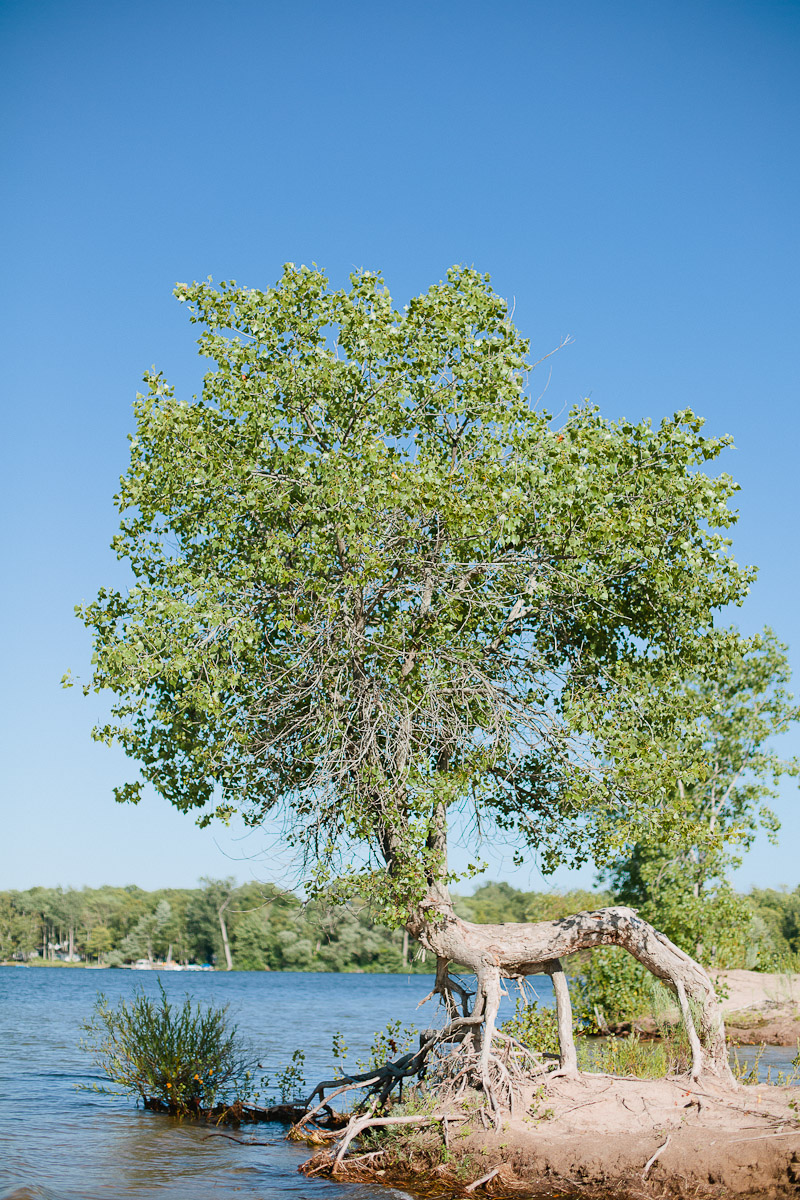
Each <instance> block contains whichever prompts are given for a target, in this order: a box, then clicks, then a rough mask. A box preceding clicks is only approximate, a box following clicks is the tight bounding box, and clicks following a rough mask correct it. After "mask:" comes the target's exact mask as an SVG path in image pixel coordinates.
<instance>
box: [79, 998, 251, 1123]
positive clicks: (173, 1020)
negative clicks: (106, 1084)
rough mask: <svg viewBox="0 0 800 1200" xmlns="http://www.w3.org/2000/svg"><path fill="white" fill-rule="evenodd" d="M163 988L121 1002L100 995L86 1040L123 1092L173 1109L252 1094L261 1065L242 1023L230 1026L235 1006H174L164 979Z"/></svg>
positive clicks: (194, 1109)
mask: <svg viewBox="0 0 800 1200" xmlns="http://www.w3.org/2000/svg"><path fill="white" fill-rule="evenodd" d="M158 987H159V992H160V998H153V999H151V998H150V997H149V996H146V995H145V994H144V993H143V992H140V993H139V994H138V995H136V996H134V997H133V999H132V1000H130V1001H127V1000H120V1002H119V1004H118V1005H117V1007H116V1008H113V1007H112V1006H111V1005H110V1003H109V1001H108V999H107V997H106V996H104V995H103V994H102V993H100V994H99V995H98V997H97V1001H96V1002H95V1006H94V1009H93V1012H92V1016H91V1018H90V1020H88V1021H86V1022H85V1023H84V1025H83V1030H84V1034H85V1040H84V1042H83V1043H82V1044H83V1047H84V1049H86V1050H88V1051H89V1053H90V1054H91V1055H92V1056H93V1059H94V1062H95V1064H96V1065H97V1066H98V1067H99V1068H100V1070H101V1071H102V1072H103V1073H104V1074H105V1075H106V1076H107V1077H108V1079H110V1080H111V1082H112V1083H114V1084H116V1085H117V1087H118V1088H119V1089H120V1090H121V1093H122V1094H124V1095H131V1096H137V1097H138V1098H139V1099H141V1100H142V1101H144V1103H145V1104H148V1105H151V1106H152V1105H153V1104H154V1103H155V1102H161V1103H162V1104H164V1105H166V1106H167V1107H168V1108H169V1110H170V1112H173V1113H199V1112H202V1111H207V1110H209V1109H212V1108H214V1107H215V1106H216V1105H218V1104H225V1105H230V1104H232V1103H233V1102H234V1101H236V1100H243V1099H245V1098H246V1097H247V1095H248V1093H249V1089H250V1078H251V1069H252V1067H253V1066H254V1065H255V1064H254V1062H253V1061H252V1060H251V1059H250V1057H249V1056H248V1054H247V1052H246V1049H245V1047H244V1046H243V1044H242V1042H241V1040H240V1038H239V1037H238V1035H237V1032H236V1027H235V1026H233V1027H231V1028H229V1027H228V1024H227V1006H226V1007H225V1008H214V1007H211V1006H209V1007H207V1008H202V1007H201V1006H200V1005H199V1004H197V1005H194V1006H193V1005H192V1002H191V1000H190V999H189V997H188V996H187V997H186V999H185V1000H184V1002H183V1004H182V1006H180V1007H178V1006H177V1005H175V1006H173V1005H171V1004H170V1002H169V1001H168V1000H167V996H166V993H165V991H164V988H163V987H162V985H161V982H160V981H159V985H158ZM96 1090H98V1091H107V1090H111V1089H105V1088H97V1089H96ZM117 1094H119V1093H117Z"/></svg>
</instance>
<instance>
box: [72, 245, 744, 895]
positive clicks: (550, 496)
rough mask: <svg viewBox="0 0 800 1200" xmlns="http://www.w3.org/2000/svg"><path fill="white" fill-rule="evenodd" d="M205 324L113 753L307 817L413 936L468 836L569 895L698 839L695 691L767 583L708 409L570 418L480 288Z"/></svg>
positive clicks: (373, 293)
mask: <svg viewBox="0 0 800 1200" xmlns="http://www.w3.org/2000/svg"><path fill="white" fill-rule="evenodd" d="M176 295H177V297H178V299H179V300H181V301H183V302H185V303H186V305H187V306H188V309H189V313H190V319H191V320H192V321H193V322H196V323H198V324H199V325H200V326H201V327H202V334H201V337H200V341H199V345H200V350H201V353H202V354H203V355H204V356H205V357H207V358H208V359H209V360H211V363H212V367H211V369H210V370H209V372H208V373H207V374H206V376H205V379H204V385H203V390H202V395H201V396H200V397H199V398H194V399H193V400H191V401H187V400H185V399H182V400H179V399H177V398H176V397H175V395H174V393H173V390H172V389H171V388H170V387H169V386H168V385H167V383H166V382H165V381H164V379H163V378H162V376H161V375H159V374H155V373H154V374H149V375H148V376H147V377H146V381H147V393H146V394H145V395H141V396H139V397H138V398H137V401H136V405H135V412H136V432H135V436H134V437H133V439H132V445H131V462H130V468H129V470H128V472H127V474H126V475H125V477H124V478H123V479H122V485H121V489H120V493H119V497H118V503H119V508H120V510H121V513H122V523H121V528H120V532H119V534H118V535H117V537H116V538H115V541H114V548H115V549H116V551H117V554H118V555H119V556H120V557H121V558H122V559H124V560H126V561H127V562H128V563H129V564H130V567H131V568H132V571H133V575H134V577H135V578H134V580H133V585H132V586H131V587H130V589H129V590H128V591H127V592H121V591H111V590H109V591H107V590H103V591H102V592H101V593H100V595H99V596H98V598H97V600H96V601H95V602H94V603H91V604H88V605H86V606H85V607H84V608H83V609H82V610H80V611H81V615H82V617H83V619H84V621H85V622H86V624H87V625H88V626H89V627H90V629H91V630H92V631H93V634H94V645H95V659H94V664H95V665H94V676H93V679H92V682H91V684H90V685H88V686H91V687H92V688H94V689H96V690H101V689H110V690H111V691H112V692H113V693H115V694H116V697H117V700H116V703H115V705H114V709H113V718H112V720H111V721H110V722H109V723H108V724H107V725H105V726H103V727H102V728H100V729H98V730H96V736H97V737H99V738H101V739H102V740H106V741H109V742H111V741H114V740H116V741H118V742H120V743H121V744H122V746H123V747H124V749H125V751H126V752H127V754H129V755H130V756H131V757H132V758H133V759H135V760H137V762H138V763H139V764H140V768H141V776H142V779H143V780H145V781H148V782H150V783H151V784H152V785H153V786H154V787H155V788H156V789H157V791H159V792H160V793H161V794H162V795H163V796H164V797H166V798H167V799H168V800H169V801H170V802H171V803H173V804H175V805H176V806H178V807H179V808H181V809H184V810H189V809H196V810H198V814H199V819H200V820H201V822H205V821H207V820H210V819H211V818H212V817H213V816H214V815H215V814H216V815H217V816H220V817H223V818H225V817H226V816H227V815H229V814H230V813H232V812H233V811H237V810H238V811H240V812H243V813H244V814H245V816H246V819H247V820H248V821H250V822H253V823H256V824H257V823H259V822H261V821H263V820H265V819H266V818H267V817H268V816H270V815H278V814H280V813H282V814H283V815H284V816H285V818H286V830H287V836H288V837H289V838H290V839H291V840H292V841H293V842H294V843H295V844H296V845H297V846H298V848H299V849H300V850H302V852H303V854H304V855H305V858H306V861H307V863H308V866H309V877H310V878H311V879H313V880H314V881H315V883H316V886H317V887H327V888H330V887H332V886H334V880H338V881H339V886H342V885H343V886H344V887H345V888H346V886H348V884H352V885H353V886H357V887H358V888H359V889H360V890H361V891H363V890H364V889H365V888H367V887H368V886H370V883H371V886H372V888H373V891H374V892H375V893H376V894H380V896H381V897H382V898H383V902H384V904H385V906H386V908H387V909H388V910H390V911H391V912H393V913H394V915H395V917H396V918H397V919H403V918H404V916H405V915H406V914H407V912H408V910H409V907H410V906H412V905H413V904H414V903H415V902H417V901H418V900H419V899H420V897H421V896H422V895H423V894H424V892H425V890H426V888H427V887H429V885H430V883H431V881H432V880H433V879H438V880H439V881H440V882H441V883H442V884H444V883H445V882H446V864H445V847H446V823H447V813H448V810H452V809H453V808H454V807H461V808H468V809H471V810H472V811H473V813H474V814H475V815H476V817H477V822H476V827H477V826H480V828H482V829H484V830H486V829H491V828H492V827H493V825H494V826H499V827H500V828H502V830H503V831H504V832H505V833H506V834H508V833H510V834H511V835H512V836H514V837H515V838H516V839H517V842H518V845H519V846H520V848H521V852H522V853H525V850H526V847H529V848H533V849H535V850H536V851H537V852H538V853H539V854H540V855H541V856H542V859H543V861H544V863H545V865H546V866H549V867H552V866H554V865H556V864H557V863H560V862H578V861H580V860H582V859H584V858H586V857H587V856H588V855H589V854H593V855H594V856H595V858H596V860H597V861H600V862H602V861H604V860H608V859H609V858H610V857H611V856H612V855H614V854H615V853H618V852H619V849H620V847H624V846H627V845H631V844H633V843H634V842H636V841H637V840H639V839H640V837H641V835H642V832H643V830H644V829H649V830H652V828H653V826H654V824H656V825H658V824H661V825H662V826H664V827H665V828H667V827H669V828H672V829H674V828H675V827H676V826H679V825H680V822H681V820H682V819H683V818H684V815H685V814H682V802H681V797H680V796H679V795H678V794H677V793H676V790H675V780H676V778H681V779H683V780H684V781H685V782H686V784H687V787H688V786H689V785H690V784H691V782H692V781H693V780H695V779H697V778H698V772H699V771H701V769H702V768H701V763H700V761H699V759H698V755H697V754H696V753H695V750H696V744H695V743H696V739H695V741H693V739H692V738H691V737H682V736H681V731H687V730H688V729H689V728H690V726H691V722H692V721H693V720H694V719H695V716H696V714H693V713H689V714H688V716H687V706H686V703H685V696H686V689H685V688H684V687H683V686H682V681H683V680H685V679H686V678H687V675H689V674H691V675H694V676H695V677H697V675H698V674H700V675H702V673H703V672H705V671H711V672H714V671H718V670H719V664H720V663H721V662H724V660H725V659H726V657H727V656H728V655H730V654H732V653H735V652H736V647H737V638H736V636H735V635H734V634H732V633H725V632H722V631H717V630H715V629H714V627H713V617H714V613H715V611H716V610H719V609H720V608H721V607H722V606H723V605H725V604H728V603H729V602H731V601H734V602H738V601H740V600H741V599H742V597H743V595H744V594H745V592H746V590H747V584H748V582H749V578H750V573H749V572H748V571H746V570H743V569H742V568H740V567H739V566H737V564H736V563H735V562H734V561H733V559H732V558H731V557H730V554H729V552H728V544H729V543H728V542H727V541H726V540H725V537H724V533H723V532H721V531H724V530H725V529H726V528H727V527H728V526H730V525H731V523H732V521H733V519H734V517H733V515H732V513H731V510H730V509H729V507H728V501H729V499H730V497H731V495H732V493H733V492H734V491H735V485H734V484H733V482H732V481H731V479H730V478H729V477H728V476H727V475H720V476H717V477H716V478H714V477H711V476H709V475H708V474H706V473H705V472H704V470H703V469H702V468H703V467H704V465H705V464H706V463H708V462H710V461H712V460H714V459H715V458H716V457H717V455H718V454H719V453H720V451H721V450H722V448H723V447H724V446H725V445H726V444H727V439H725V438H708V437H704V436H703V434H702V433H701V426H702V421H701V420H700V419H698V418H697V417H696V416H695V415H694V414H693V413H691V412H690V411H688V410H684V411H681V412H677V413H676V414H675V415H674V416H672V417H669V418H667V419H665V420H663V421H662V422H661V424H660V425H658V426H657V427H653V426H652V425H651V423H650V422H649V421H643V422H640V423H637V424H634V423H630V422H628V421H624V420H623V421H616V422H614V421H609V420H606V419H604V418H603V417H602V416H601V415H600V413H599V412H598V411H597V409H596V408H594V407H592V406H590V405H588V404H584V405H580V406H578V407H576V408H575V409H573V410H572V411H571V412H570V413H569V414H568V415H567V416H566V417H565V418H564V419H563V420H562V421H561V423H558V422H554V421H553V420H551V418H550V416H549V415H548V414H547V413H546V412H544V411H542V410H541V409H538V408H537V406H536V405H535V404H534V403H532V402H531V400H530V398H529V395H528V391H527V384H528V375H529V366H528V350H529V347H528V343H527V341H526V340H525V339H524V338H522V337H521V336H520V334H519V333H518V332H517V330H516V329H515V327H514V325H513V324H512V321H511V319H510V317H509V313H508V310H507V306H506V304H505V302H504V301H503V300H502V299H500V298H499V297H498V296H496V295H495V294H494V293H493V292H492V290H491V288H490V286H489V280H488V277H486V276H484V275H481V274H479V273H478V272H476V271H474V270H470V269H464V268H453V269H452V270H451V271H450V272H448V276H447V280H446V282H442V283H439V284H437V285H435V286H433V287H431V288H430V289H429V290H428V291H427V292H426V293H425V294H424V295H422V296H420V297H418V298H416V299H414V300H412V301H411V302H410V303H409V304H408V305H407V306H406V307H405V308H403V310H402V311H398V310H396V309H395V308H394V307H393V304H392V301H391V298H390V296H389V293H388V291H387V290H386V288H385V286H384V284H383V281H382V279H381V278H380V277H379V276H377V275H375V274H372V273H370V272H368V271H363V272H360V273H357V274H355V275H353V276H352V277H351V284H350V287H349V289H347V290H342V291H334V290H331V289H330V288H329V286H328V283H327V280H326V278H325V276H324V275H323V274H322V273H321V272H319V271H317V270H309V269H307V268H305V267H301V268H296V267H295V266H294V265H293V264H287V265H286V267H285V268H284V272H283V275H282V278H281V279H280V280H279V281H278V283H277V284H276V286H275V287H274V288H272V289H270V290H268V291H257V290H250V289H247V288H242V287H238V286H237V285H236V284H235V283H222V284H221V285H220V286H219V288H214V287H212V286H211V285H210V284H207V283H202V284H192V285H190V286H187V285H179V286H178V287H177V288H176ZM141 786H142V780H141V779H140V780H139V781H138V782H134V783H129V784H126V785H124V786H122V787H121V788H120V789H119V790H118V793H117V794H118V797H119V798H120V799H127V800H135V799H136V798H137V797H138V794H139V790H140V788H141ZM689 791H690V792H691V787H689ZM684 807H687V806H684ZM688 807H691V806H690V805H688ZM689 815H690V814H689ZM343 864H348V865H347V866H344V865H343Z"/></svg>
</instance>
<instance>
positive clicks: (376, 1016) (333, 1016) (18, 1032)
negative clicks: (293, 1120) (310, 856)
mask: <svg viewBox="0 0 800 1200" xmlns="http://www.w3.org/2000/svg"><path fill="white" fill-rule="evenodd" d="M159 979H160V980H161V982H162V983H163V985H164V988H165V990H166V992H167V995H168V996H170V997H171V998H172V997H174V998H175V999H177V1000H178V1001H181V1000H182V999H183V997H184V995H185V994H186V993H187V992H189V993H190V994H191V996H192V997H193V998H194V999H197V1000H200V1001H203V1002H208V1001H210V1002H213V1003H215V1004H225V1003H227V1004H229V1006H230V1008H229V1012H230V1016H231V1019H232V1020H234V1021H235V1022H236V1024H237V1025H238V1027H239V1030H240V1032H241V1033H243V1034H244V1035H245V1036H246V1037H247V1039H248V1040H249V1041H250V1042H251V1043H252V1045H253V1046H254V1048H255V1049H256V1050H257V1051H258V1053H259V1055H260V1061H261V1062H262V1063H263V1064H264V1067H265V1069H266V1071H267V1073H268V1074H272V1075H273V1076H274V1074H275V1071H276V1070H278V1069H280V1067H282V1066H283V1065H284V1064H285V1063H286V1062H287V1061H288V1060H289V1058H290V1057H291V1053H292V1051H293V1050H294V1049H295V1048H297V1047H302V1048H303V1049H305V1051H306V1076H307V1079H308V1081H309V1085H310V1086H309V1091H310V1090H311V1086H313V1083H314V1082H316V1081H317V1079H318V1078H322V1077H324V1076H327V1075H328V1074H329V1071H330V1065H331V1055H330V1045H331V1037H332V1035H333V1033H334V1032H335V1031H336V1030H341V1031H342V1033H343V1034H344V1039H345V1042H346V1044H347V1045H348V1046H349V1047H350V1057H349V1061H350V1062H353V1061H354V1060H355V1059H356V1058H358V1057H360V1056H362V1055H364V1053H365V1052H366V1051H367V1050H368V1048H369V1045H370V1043H371V1041H372V1036H373V1033H374V1032H375V1030H377V1029H380V1028H382V1027H383V1026H385V1025H386V1023H387V1021H390V1020H394V1019H396V1018H398V1017H399V1018H400V1019H401V1020H403V1021H404V1022H406V1023H408V1024H412V1025H416V1026H417V1027H423V1026H426V1025H428V1024H430V1023H432V1020H433V1017H434V1009H433V1006H432V1005H431V1004H428V1005H427V1006H426V1007H425V1008H424V1009H422V1010H420V1011H417V1005H418V1003H419V1001H420V1000H422V998H423V997H424V996H425V995H426V994H427V993H428V992H429V991H430V990H431V986H432V982H433V979H432V977H431V976H425V975H411V976H405V975H327V974H325V975H318V974H301V973H293V972H286V973H283V972H281V973H278V972H274V973H270V972H260V971H259V972H244V971H231V972H222V971H220V972H216V971H215V972H208V973H197V974H194V973H186V972H163V973H160V974H156V972H146V971H141V972H138V971H120V970H104V971H87V970H81V969H77V968H73V969H70V968H58V967H31V968H28V969H21V968H15V967H0V1200H9V1197H11V1196H13V1197H15V1200H23V1198H24V1200H34V1198H36V1200H116V1198H118V1197H119V1198H131V1200H133V1198H135V1200H150V1198H152V1197H156V1196H157V1197H159V1198H160V1197H162V1196H163V1194H164V1193H165V1192H167V1191H168V1192H169V1194H170V1197H171V1198H172V1200H207V1198H210V1197H212V1196H213V1197H217V1198H219V1197H226V1196H231V1197H234V1196H241V1197H253V1198H255V1197H259V1198H262V1200H267V1198H268V1200H273V1198H275V1200H281V1198H283V1197H286V1198H287V1200H289V1198H291V1197H302V1198H305V1197H308V1198H309V1200H310V1198H311V1197H314V1198H318V1200H345V1198H347V1200H369V1198H371V1197H374V1196H381V1197H383V1198H384V1200H386V1198H387V1197H391V1195H392V1192H391V1190H390V1189H387V1188H381V1189H378V1190H377V1191H376V1189H374V1188H370V1187H365V1186H363V1185H343V1184H338V1183H333V1182H331V1181H330V1180H313V1179H305V1178H304V1177H303V1176H302V1175H299V1174H298V1173H297V1167H298V1165H299V1164H300V1163H301V1162H302V1161H303V1159H304V1158H307V1157H308V1155H309V1150H308V1148H307V1147H305V1146H297V1145H294V1144H292V1143H290V1142H286V1141H284V1140H283V1135H284V1133H285V1129H284V1127H283V1126H280V1125H258V1126H255V1127H253V1126H250V1127H246V1128H244V1129H243V1130H241V1131H235V1130H234V1131H230V1132H233V1133H234V1134H235V1136H237V1137H240V1138H242V1139H243V1140H245V1141H247V1142H251V1141H261V1142H268V1143H270V1144H269V1145H265V1146H263V1145H262V1146H256V1145H239V1144H238V1143H236V1142H233V1141H231V1140H229V1138H227V1137H222V1136H219V1135H218V1133H217V1132H215V1131H213V1130H211V1129H209V1128H208V1127H207V1126H205V1125H196V1124H194V1123H192V1122H189V1121H185V1122H178V1121H175V1120H173V1119H171V1118H169V1117H164V1116H160V1115H158V1114H156V1113H149V1112H144V1111H142V1110H140V1109H137V1108H136V1107H135V1105H134V1102H133V1101H132V1100H129V1099H125V1098H122V1097H113V1096H98V1095H96V1094H93V1093H91V1092H85V1091H76V1089H75V1085H76V1084H91V1083H92V1082H101V1080H100V1079H99V1077H98V1076H96V1075H93V1074H92V1067H91V1062H90V1059H89V1057H88V1055H87V1054H86V1053H85V1052H83V1051H81V1050H80V1049H79V1047H78V1042H79V1039H80V1036H81V1029H80V1025H81V1022H82V1021H84V1020H85V1019H86V1018H87V1017H88V1016H89V1015H90V1013H91V1009H92V1006H93V1004H94V1000H95V997H96V995H97V992H98V991H103V992H105V993H106V995H107V996H108V997H109V999H110V1000H111V1001H112V1002H115V1001H116V1000H117V999H118V998H120V997H123V996H125V997H129V996H131V995H132V994H133V993H134V991H136V990H137V989H138V988H140V987H141V988H143V989H144V990H145V991H146V992H148V993H154V992H156V991H157V985H158V980H159ZM537 992H538V994H539V997H540V1000H541V1001H542V1002H545V1003H550V1002H551V1000H552V992H551V988H550V980H549V979H548V978H546V977H539V978H537ZM504 1004H505V1005H507V1006H509V1007H510V1006H511V1001H510V1000H506V1001H505V1002H504ZM395 1195H399V1193H395Z"/></svg>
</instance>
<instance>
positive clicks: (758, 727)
mask: <svg viewBox="0 0 800 1200" xmlns="http://www.w3.org/2000/svg"><path fill="white" fill-rule="evenodd" d="M789 678H790V670H789V664H788V661H787V658H786V647H785V646H782V645H781V644H780V643H779V642H778V641H777V639H776V637H775V634H774V633H773V632H772V630H770V629H765V630H764V631H763V633H762V634H760V635H758V636H757V637H753V638H749V639H743V640H742V642H741V645H740V647H739V649H738V650H737V652H736V653H735V654H734V655H733V656H732V657H731V658H730V659H728V660H725V661H724V662H722V663H720V664H717V663H713V662H712V663H705V664H703V665H702V670H701V671H699V672H696V673H694V674H693V675H691V676H689V677H688V678H687V680H686V683H685V688H686V707H685V711H686V714H687V718H688V719H687V721H686V727H685V729H684V731H683V737H684V740H685V741H689V740H690V739H693V740H694V742H695V746H696V750H695V755H696V757H697V758H698V760H699V761H701V762H702V763H703V771H702V773H701V774H699V775H698V776H697V777H695V778H694V779H692V780H690V781H687V782H684V781H683V780H682V779H680V778H678V779H677V781H676V783H675V792H676V795H675V797H674V800H675V803H676V804H679V805H680V807H681V809H682V810H683V812H684V813H685V814H686V817H687V823H686V825H685V826H684V828H683V829H682V831H681V836H680V838H679V839H676V840H665V839H663V838H659V837H658V836H655V837H652V836H651V837H647V838H644V839H642V840H641V841H639V842H637V844H636V845H635V846H634V848H633V851H632V853H631V854H630V855H628V856H626V857H624V858H622V859H620V860H619V861H618V862H617V863H615V864H614V866H613V867H612V869H611V871H610V872H609V878H610V880H611V882H612V885H613V887H614V891H615V894H616V896H617V898H618V899H619V900H621V901H622V903H623V904H631V905H632V906H634V907H635V908H636V909H637V910H638V911H639V912H640V913H641V915H642V916H643V917H645V918H646V919H647V920H648V921H652V922H653V923H655V924H657V925H658V927H659V929H662V930H663V931H664V932H665V933H666V934H667V935H668V936H669V937H670V938H672V940H673V941H675V942H677V943H678V945H680V946H682V947H683V948H684V949H685V950H690V951H691V952H692V953H693V954H695V955H696V956H697V957H698V958H701V959H705V960H707V961H709V962H713V963H714V964H715V965H717V966H726V965H737V964H736V963H735V962H729V961H727V960H729V959H733V958H735V957H736V956H737V954H739V955H741V954H742V953H743V952H744V950H745V947H744V946H743V945H742V941H743V938H745V937H746V936H747V928H748V925H749V923H750V915H751V911H752V910H751V908H750V906H749V905H748V903H747V901H746V900H745V899H744V897H741V896H737V895H736V893H735V892H734V891H733V888H732V887H731V885H730V882H729V879H728V873H729V871H730V869H731V868H733V867H735V866H738V864H739V863H740V861H741V852H742V850H745V849H747V848H748V847H749V846H750V845H751V844H752V842H753V839H754V838H755V836H756V833H757V832H758V830H759V829H760V828H763V829H766V830H767V831H768V833H769V836H770V837H771V839H772V840H774V839H775V833H776V831H777V828H778V821H777V818H776V816H775V813H774V812H773V810H772V809H771V808H770V807H769V804H768V801H769V800H771V799H773V798H774V797H775V795H776V794H777V793H776V788H777V785H778V783H779V781H780V779H781V776H783V775H787V774H788V775H791V776H796V775H797V774H798V772H800V761H798V760H797V759H788V760H784V759H782V758H780V757H779V755H778V754H777V753H776V751H775V750H774V748H773V745H772V740H773V739H774V738H775V737H776V736H778V735H780V734H781V733H784V732H786V730H787V729H788V728H789V727H790V725H791V724H792V722H794V721H796V720H797V719H798V716H800V710H798V707H797V705H795V704H794V702H793V698H792V696H791V695H790V694H789V692H788V691H787V686H788V683H789Z"/></svg>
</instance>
